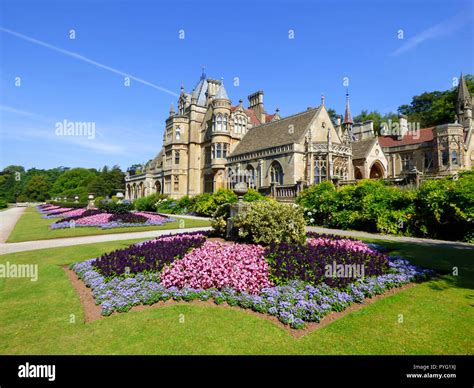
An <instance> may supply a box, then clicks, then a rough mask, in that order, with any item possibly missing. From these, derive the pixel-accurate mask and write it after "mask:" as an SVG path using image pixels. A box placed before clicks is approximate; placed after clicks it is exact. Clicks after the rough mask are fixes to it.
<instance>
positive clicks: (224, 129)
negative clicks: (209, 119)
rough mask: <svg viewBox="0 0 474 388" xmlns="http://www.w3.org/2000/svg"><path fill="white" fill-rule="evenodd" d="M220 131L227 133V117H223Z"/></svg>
mask: <svg viewBox="0 0 474 388" xmlns="http://www.w3.org/2000/svg"><path fill="white" fill-rule="evenodd" d="M222 130H223V131H224V132H227V115H224V119H223V121H222Z"/></svg>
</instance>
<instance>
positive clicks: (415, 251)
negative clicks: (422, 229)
mask: <svg viewBox="0 0 474 388" xmlns="http://www.w3.org/2000/svg"><path fill="white" fill-rule="evenodd" d="M371 242H373V243H375V244H377V245H381V246H382V247H384V248H385V249H387V251H388V253H387V254H388V255H390V256H401V257H403V258H405V259H408V260H409V261H410V263H412V264H414V265H418V266H420V267H424V268H430V269H433V270H434V271H435V273H436V274H437V275H438V276H440V278H442V279H443V280H445V282H446V284H447V285H446V287H444V286H442V285H441V284H440V283H441V282H430V287H431V288H432V289H433V290H438V291H441V290H443V289H446V288H449V287H457V288H467V289H474V248H471V247H464V246H452V245H449V244H445V243H440V244H428V243H422V242H420V243H418V242H416V243H411V242H410V243H409V242H396V241H385V240H383V241H381V240H378V241H371Z"/></svg>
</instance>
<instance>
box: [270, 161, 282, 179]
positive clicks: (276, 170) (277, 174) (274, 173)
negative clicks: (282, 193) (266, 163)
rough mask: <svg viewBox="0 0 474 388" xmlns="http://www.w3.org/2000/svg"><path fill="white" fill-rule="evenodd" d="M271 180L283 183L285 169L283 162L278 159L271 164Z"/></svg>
mask: <svg viewBox="0 0 474 388" xmlns="http://www.w3.org/2000/svg"><path fill="white" fill-rule="evenodd" d="M270 182H271V183H276V184H279V185H282V184H283V169H282V168H281V164H280V163H278V162H276V161H275V162H273V163H272V165H271V166H270Z"/></svg>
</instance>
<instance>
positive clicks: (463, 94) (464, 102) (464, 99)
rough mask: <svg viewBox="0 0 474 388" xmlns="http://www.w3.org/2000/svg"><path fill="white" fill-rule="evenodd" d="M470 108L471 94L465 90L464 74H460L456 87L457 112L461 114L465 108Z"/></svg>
mask: <svg viewBox="0 0 474 388" xmlns="http://www.w3.org/2000/svg"><path fill="white" fill-rule="evenodd" d="M470 106H471V94H470V93H469V89H468V88H467V84H466V79H465V78H464V74H463V73H461V77H460V79H459V85H458V111H459V112H462V111H464V109H465V108H466V107H470Z"/></svg>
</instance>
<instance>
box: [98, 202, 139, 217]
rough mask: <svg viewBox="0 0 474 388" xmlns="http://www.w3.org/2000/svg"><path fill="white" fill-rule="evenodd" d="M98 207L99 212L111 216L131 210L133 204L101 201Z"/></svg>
mask: <svg viewBox="0 0 474 388" xmlns="http://www.w3.org/2000/svg"><path fill="white" fill-rule="evenodd" d="M98 207H99V210H101V211H103V212H106V213H111V214H122V213H127V212H129V211H130V210H133V204H132V203H131V202H129V201H123V202H121V203H118V202H112V201H110V202H105V201H102V202H101V203H100V204H99V206H98Z"/></svg>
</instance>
